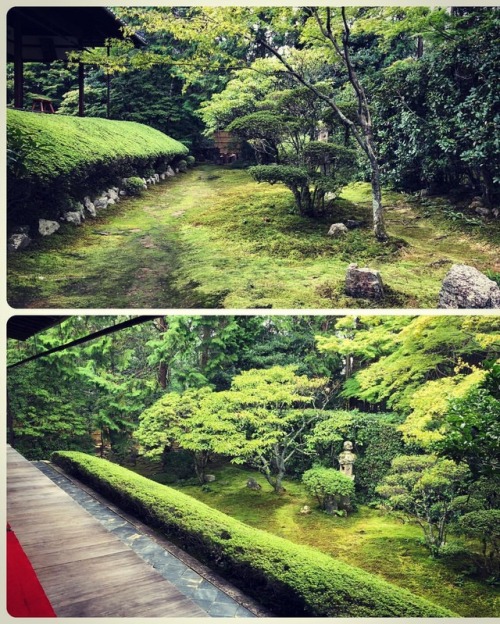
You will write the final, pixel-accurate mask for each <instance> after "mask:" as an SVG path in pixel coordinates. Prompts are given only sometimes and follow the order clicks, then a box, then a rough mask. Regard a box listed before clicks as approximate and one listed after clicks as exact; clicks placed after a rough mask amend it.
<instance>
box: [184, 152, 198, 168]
mask: <svg viewBox="0 0 500 624" xmlns="http://www.w3.org/2000/svg"><path fill="white" fill-rule="evenodd" d="M186 162H187V166H188V167H194V164H195V162H196V158H195V157H194V156H192V155H191V154H190V155H189V156H186Z"/></svg>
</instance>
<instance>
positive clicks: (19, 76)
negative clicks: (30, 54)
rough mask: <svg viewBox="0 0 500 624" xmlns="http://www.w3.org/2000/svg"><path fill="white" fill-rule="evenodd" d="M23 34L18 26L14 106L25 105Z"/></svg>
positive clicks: (15, 49) (16, 34)
mask: <svg viewBox="0 0 500 624" xmlns="http://www.w3.org/2000/svg"><path fill="white" fill-rule="evenodd" d="M23 69H24V68H23V35H22V32H21V31H20V30H19V29H18V28H16V29H15V30H14V106H15V107H16V108H23V105H24V96H23V90H24V72H23Z"/></svg>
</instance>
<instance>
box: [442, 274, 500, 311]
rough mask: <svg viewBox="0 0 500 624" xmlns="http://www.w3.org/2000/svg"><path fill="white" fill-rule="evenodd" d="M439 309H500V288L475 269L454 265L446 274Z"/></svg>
mask: <svg viewBox="0 0 500 624" xmlns="http://www.w3.org/2000/svg"><path fill="white" fill-rule="evenodd" d="M438 307H439V308H500V287H499V286H498V284H496V283H495V282H494V281H493V280H490V279H489V278H487V277H486V275H483V274H482V273H481V272H480V271H478V270H477V269H475V268H474V267H471V266H467V265H466V264H454V265H453V266H452V267H451V269H450V270H449V271H448V273H447V274H446V276H445V278H444V280H443V284H442V286H441V292H440V293H439V304H438Z"/></svg>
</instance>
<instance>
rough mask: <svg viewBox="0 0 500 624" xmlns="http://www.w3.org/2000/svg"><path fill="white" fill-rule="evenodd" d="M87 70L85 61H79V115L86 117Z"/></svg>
mask: <svg viewBox="0 0 500 624" xmlns="http://www.w3.org/2000/svg"><path fill="white" fill-rule="evenodd" d="M84 84H85V71H84V66H83V63H78V116H79V117H85V93H84V91H85V88H84Z"/></svg>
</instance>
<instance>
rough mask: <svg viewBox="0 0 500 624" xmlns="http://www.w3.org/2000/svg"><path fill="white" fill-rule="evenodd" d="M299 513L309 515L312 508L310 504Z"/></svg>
mask: <svg viewBox="0 0 500 624" xmlns="http://www.w3.org/2000/svg"><path fill="white" fill-rule="evenodd" d="M299 513H301V514H302V515H303V516H307V515H309V514H310V513H311V508H310V507H309V505H304V506H303V507H302V509H301V510H300V512H299Z"/></svg>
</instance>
